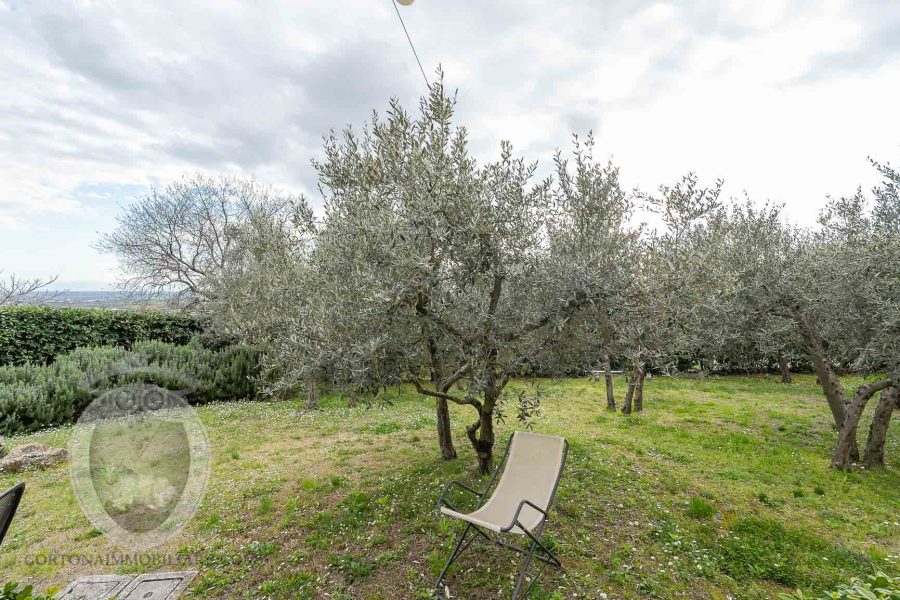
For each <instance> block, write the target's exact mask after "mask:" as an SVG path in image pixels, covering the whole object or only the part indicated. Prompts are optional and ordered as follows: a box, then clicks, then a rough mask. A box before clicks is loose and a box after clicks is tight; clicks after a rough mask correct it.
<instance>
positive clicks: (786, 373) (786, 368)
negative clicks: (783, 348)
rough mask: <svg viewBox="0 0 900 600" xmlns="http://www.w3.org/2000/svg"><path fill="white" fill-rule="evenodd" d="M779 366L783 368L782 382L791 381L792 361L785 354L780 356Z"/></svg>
mask: <svg viewBox="0 0 900 600" xmlns="http://www.w3.org/2000/svg"><path fill="white" fill-rule="evenodd" d="M778 366H779V368H780V369H781V383H791V363H789V362H788V357H787V356H785V355H784V354H782V355H780V356H779V357H778Z"/></svg>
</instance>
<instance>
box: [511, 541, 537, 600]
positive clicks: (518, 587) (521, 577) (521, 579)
mask: <svg viewBox="0 0 900 600" xmlns="http://www.w3.org/2000/svg"><path fill="white" fill-rule="evenodd" d="M535 549H537V542H532V543H531V547H530V548H529V550H528V554H527V555H526V556H525V560H524V561H523V562H522V569H521V570H520V571H519V579H518V581H516V589H515V590H513V594H512V600H520V597H519V592H520V591H522V584H524V583H525V575H526V574H527V573H528V567H529V566H530V565H531V557H532V556H534V551H535ZM532 583H534V582H533V581H532ZM529 589H531V585H529V586H528V589H526V590H525V594H523V595H522V596H521V598H524V597H525V595H527V594H528V590H529Z"/></svg>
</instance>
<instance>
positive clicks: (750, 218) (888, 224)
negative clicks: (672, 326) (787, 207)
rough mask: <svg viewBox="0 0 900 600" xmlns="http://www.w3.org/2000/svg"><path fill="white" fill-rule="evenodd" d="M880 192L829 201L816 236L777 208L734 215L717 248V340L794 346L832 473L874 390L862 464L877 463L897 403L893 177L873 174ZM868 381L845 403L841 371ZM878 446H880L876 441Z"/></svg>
mask: <svg viewBox="0 0 900 600" xmlns="http://www.w3.org/2000/svg"><path fill="white" fill-rule="evenodd" d="M876 166H877V167H878V168H879V170H880V171H881V173H882V175H883V176H884V178H885V180H884V183H883V184H882V185H880V186H878V187H876V188H875V190H874V194H873V195H874V201H873V202H871V203H870V202H869V201H868V199H867V198H866V197H865V195H864V194H863V193H862V191H858V192H857V193H856V194H855V195H853V196H851V197H845V198H839V199H832V200H830V201H829V203H828V204H827V206H826V208H825V209H824V210H823V211H822V213H821V216H820V219H819V227H818V228H816V229H814V230H801V229H797V228H794V227H791V226H789V225H786V224H785V223H784V222H783V220H782V217H781V213H780V209H779V207H766V208H763V209H754V208H753V207H752V206H751V205H749V204H746V205H744V206H735V207H733V208H732V210H731V211H730V213H729V214H728V216H727V221H728V222H727V225H726V229H727V243H725V244H723V245H721V246H720V250H721V252H720V254H719V259H720V260H721V261H722V264H723V265H724V267H723V273H724V277H723V285H722V292H723V297H722V302H721V303H720V306H721V307H722V309H723V310H724V311H725V312H724V314H723V317H724V318H721V319H718V322H719V323H720V324H722V325H721V331H720V333H719V334H718V335H717V336H711V337H717V338H718V339H721V340H723V341H724V342H725V343H734V341H735V339H736V338H740V337H741V336H747V335H748V332H750V331H751V330H752V338H751V339H752V345H754V346H755V347H756V348H757V349H758V348H760V347H765V346H766V344H768V345H769V346H770V347H771V348H783V344H785V343H786V341H788V342H789V343H795V340H797V339H798V338H799V340H800V342H801V344H802V347H803V348H804V350H805V352H806V353H807V355H808V356H809V358H810V360H811V362H812V364H813V367H814V369H815V372H816V376H817V378H818V381H819V383H820V385H821V386H822V391H823V395H824V396H825V399H826V400H827V403H828V406H829V409H830V411H831V415H832V419H833V422H834V426H835V428H836V429H837V430H838V431H839V437H838V441H837V443H836V445H835V449H834V452H833V453H832V458H831V464H832V466H834V467H836V468H846V467H848V466H849V465H850V464H851V463H852V462H856V461H858V460H859V459H860V456H859V450H858V446H857V440H856V438H857V429H858V425H859V420H860V417H861V415H862V412H863V410H864V408H865V406H866V404H867V403H868V401H869V400H870V399H871V398H872V397H873V396H874V395H875V394H876V393H878V392H879V391H884V392H885V393H883V394H882V403H881V404H880V405H879V407H878V408H877V409H876V417H875V419H873V425H872V430H871V431H870V435H869V443H868V444H867V451H866V456H865V457H864V458H863V461H864V462H865V463H866V464H870V465H876V464H879V463H880V462H881V460H883V459H882V456H883V439H884V437H885V431H886V428H887V424H888V422H889V421H890V418H889V416H888V417H885V415H889V414H890V413H891V412H892V411H893V408H892V405H894V404H896V394H895V391H894V390H893V389H892V388H895V387H896V384H897V377H898V362H897V361H898V356H900V348H898V347H897V343H898V339H900V321H898V316H897V315H898V312H900V311H898V308H900V285H898V273H900V250H898V249H900V244H897V228H898V225H897V219H896V215H897V211H898V208H897V207H898V202H897V174H896V172H895V171H894V170H892V169H891V168H890V167H889V166H884V165H876ZM845 371H849V372H857V373H859V372H861V373H868V374H872V375H876V379H875V380H874V381H870V382H868V383H866V384H864V385H862V386H860V387H859V388H858V389H857V390H856V391H855V393H854V394H853V395H852V396H851V395H848V394H847V393H846V391H845V390H844V386H843V384H842V382H841V378H840V373H841V372H845ZM879 440H880V441H879Z"/></svg>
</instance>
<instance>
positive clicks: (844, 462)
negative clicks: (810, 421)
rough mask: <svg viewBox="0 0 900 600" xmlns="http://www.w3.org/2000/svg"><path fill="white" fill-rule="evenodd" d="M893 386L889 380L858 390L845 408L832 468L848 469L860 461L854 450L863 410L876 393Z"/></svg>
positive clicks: (832, 457)
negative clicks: (854, 455)
mask: <svg viewBox="0 0 900 600" xmlns="http://www.w3.org/2000/svg"><path fill="white" fill-rule="evenodd" d="M893 384H894V380H893V379H891V378H888V379H882V380H881V381H876V382H874V383H870V384H868V385H862V386H860V387H859V389H858V390H856V394H854V396H853V400H851V401H850V402H848V403H847V405H846V406H845V407H844V422H843V423H842V424H841V430H840V434H839V435H838V441H837V444H836V445H835V447H834V452H833V453H832V454H831V466H832V467H834V468H835V469H846V468H847V467H849V466H850V463H851V462H854V461H855V460H859V456H858V454H857V457H856V459H854V458H853V456H852V450H853V448H856V431H857V429H858V428H859V419H860V417H862V413H863V410H865V408H866V404H867V403H868V402H869V399H870V398H871V397H872V396H873V395H875V393H877V392H879V391H881V390H883V389H885V388H887V387H890V386H892V385H893ZM857 453H858V450H857Z"/></svg>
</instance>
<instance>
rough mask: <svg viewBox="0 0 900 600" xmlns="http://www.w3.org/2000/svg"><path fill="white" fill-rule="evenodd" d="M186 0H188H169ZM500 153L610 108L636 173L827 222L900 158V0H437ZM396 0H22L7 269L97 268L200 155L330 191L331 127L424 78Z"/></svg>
mask: <svg viewBox="0 0 900 600" xmlns="http://www.w3.org/2000/svg"><path fill="white" fill-rule="evenodd" d="M166 4H168V7H166V6H165V5H166ZM400 10H401V11H402V14H403V16H404V18H405V20H406V24H407V26H408V28H409V31H410V34H411V35H412V37H413V41H414V42H415V44H416V47H417V49H418V51H419V55H420V56H421V58H422V61H423V64H424V66H425V69H426V71H427V72H428V75H429V77H431V76H432V74H433V71H434V69H435V68H437V66H438V64H441V65H443V69H444V71H445V72H446V83H447V84H448V85H449V86H450V87H454V88H458V90H459V110H458V117H457V120H458V122H459V123H461V124H464V125H466V126H467V127H468V129H469V131H470V133H471V137H472V144H473V148H474V149H475V152H476V153H477V155H478V156H479V157H480V158H482V159H487V158H491V157H492V156H493V155H495V154H496V152H497V149H498V147H499V142H500V140H501V139H509V140H511V141H512V142H513V144H514V146H515V148H516V149H517V151H518V152H520V153H522V154H524V155H525V156H527V157H529V158H530V159H536V160H540V161H541V163H542V164H545V165H548V164H549V159H550V157H551V156H552V153H553V150H554V149H555V148H556V147H560V146H562V147H565V146H566V144H567V143H568V139H569V135H570V133H571V132H573V131H575V132H580V133H584V132H586V131H587V130H593V131H594V133H595V136H596V137H597V140H598V149H599V151H600V153H601V155H609V156H612V157H613V159H614V161H615V162H617V163H618V164H619V165H620V166H621V168H622V174H623V177H624V179H625V181H626V183H627V185H628V186H629V187H631V186H636V185H640V186H641V187H642V188H644V189H654V188H656V187H657V186H658V185H659V184H661V183H663V182H669V181H673V180H674V179H675V178H677V177H678V176H679V175H680V174H682V173H684V172H685V171H688V170H695V171H697V172H698V173H699V174H700V176H701V178H703V179H705V180H707V181H712V180H713V179H715V178H717V177H722V178H724V179H725V180H726V186H727V192H728V193H729V194H730V195H739V194H742V193H743V192H744V191H745V190H746V192H747V193H749V194H750V196H751V197H752V198H754V199H756V200H758V201H765V200H767V199H768V200H772V201H774V202H781V203H785V204H786V205H787V211H788V214H789V215H790V216H791V217H792V218H794V219H796V220H798V221H801V222H804V223H812V222H813V221H814V219H815V213H816V211H817V209H818V208H819V207H820V206H821V205H822V203H823V202H824V198H825V195H826V194H828V193H831V194H833V195H840V194H844V193H850V192H852V191H853V190H854V189H855V188H856V187H857V186H858V185H863V186H864V187H870V186H871V185H872V184H873V183H874V181H875V180H874V172H873V171H872V169H871V168H870V167H869V166H868V164H867V162H866V157H867V156H873V157H875V158H877V159H879V160H882V161H892V162H894V163H897V162H900V110H898V101H900V2H895V1H893V0H871V1H865V0H846V1H828V0H813V1H809V2H800V1H797V2H765V1H760V0H749V1H731V2H725V1H722V2H714V1H698V0H690V1H688V0H685V1H683V2H660V3H652V2H637V1H626V0H585V1H571V2H558V1H551V0H541V1H537V2H526V1H523V0H506V1H501V0H491V1H486V0H466V1H463V0H452V1H450V0H417V1H416V2H415V4H413V5H412V6H410V7H401V8H400ZM424 85H425V84H424V82H423V80H422V75H421V73H420V72H419V70H418V66H417V65H416V63H415V60H414V58H413V56H412V53H411V52H410V49H409V47H408V45H407V41H406V38H405V37H404V34H403V31H402V29H401V28H400V24H399V22H398V20H397V15H396V14H395V13H394V9H393V8H392V7H391V3H390V0H327V1H326V0H317V1H315V2H313V1H306V2H299V1H297V0H285V1H284V2H252V3H251V2H247V3H240V2H227V1H223V0H209V1H205V2H194V1H184V0H182V1H179V2H172V3H163V2H131V1H126V0H114V1H110V2H76V3H69V2H65V1H63V0H53V1H50V2H40V1H37V2H20V1H17V0H0V90H2V92H0V269H2V270H5V271H6V272H7V273H9V272H16V273H18V274H20V275H23V276H31V277H35V276H50V275H54V274H58V275H59V276H60V279H61V282H62V283H63V284H64V285H67V286H69V287H72V288H73V289H74V288H82V289H84V288H87V289H96V288H98V286H102V285H105V284H108V283H109V282H111V281H113V280H114V279H115V277H116V273H115V262H114V260H113V259H112V258H110V257H104V256H100V255H98V254H97V253H96V252H95V251H94V250H92V249H91V244H92V242H93V241H94V240H96V238H97V234H98V232H101V231H108V230H109V229H111V228H112V227H113V225H114V219H115V215H116V213H117V212H118V211H119V210H120V207H121V206H123V205H125V204H127V203H128V202H129V201H132V200H133V199H134V198H135V196H137V195H139V194H141V193H143V192H145V191H146V190H147V189H148V187H149V186H150V185H151V184H154V183H165V182H167V181H169V180H171V179H173V178H176V177H178V176H179V175H180V174H182V173H184V172H185V171H193V170H198V169H199V170H203V171H205V172H208V173H230V174H236V173H252V174H254V175H255V176H256V177H257V178H258V179H260V180H262V181H264V182H267V183H272V184H275V185H277V186H281V187H284V188H287V189H290V190H293V191H300V192H306V193H308V194H310V195H311V196H312V197H313V198H314V200H315V201H316V202H318V201H319V199H318V197H317V196H316V192H315V188H314V185H315V179H314V176H313V174H312V169H311V168H310V166H309V162H310V159H311V158H313V157H315V156H317V154H318V153H319V147H320V142H321V136H322V135H323V134H324V133H325V132H327V131H328V130H329V129H330V128H341V127H343V126H344V125H345V124H347V123H353V124H357V125H359V124H361V123H362V122H363V121H364V120H365V119H366V118H367V116H368V115H369V114H370V112H371V111H372V110H373V109H379V110H382V109H383V108H384V107H385V106H386V104H387V101H388V99H389V98H390V97H391V96H397V97H399V98H400V99H401V100H402V101H403V102H404V103H405V104H407V105H408V106H410V107H412V106H413V103H414V102H415V100H416V98H417V97H418V96H419V95H420V94H421V93H423V91H424Z"/></svg>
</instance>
